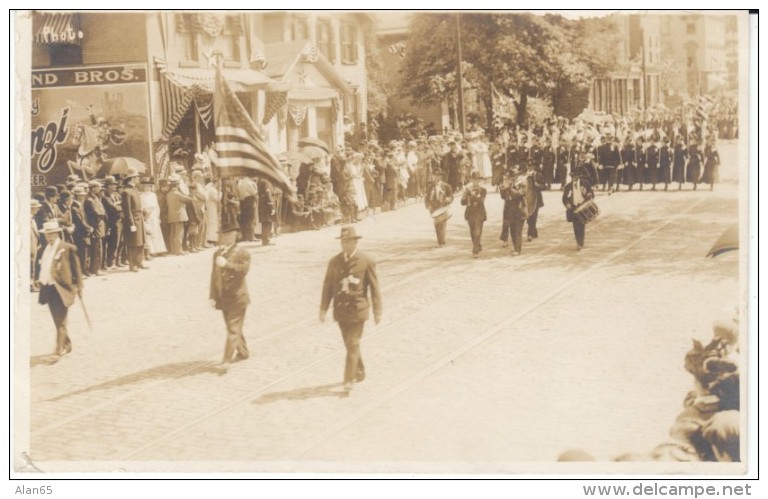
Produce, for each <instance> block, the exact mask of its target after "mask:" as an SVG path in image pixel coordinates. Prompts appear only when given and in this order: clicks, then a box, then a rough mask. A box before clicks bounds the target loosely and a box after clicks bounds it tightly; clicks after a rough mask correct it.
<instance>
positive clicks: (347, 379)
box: [319, 225, 381, 392]
mask: <svg viewBox="0 0 768 499" xmlns="http://www.w3.org/2000/svg"><path fill="white" fill-rule="evenodd" d="M339 239H340V240H341V249H342V251H341V253H339V254H338V255H336V256H335V257H333V258H332V259H331V261H330V262H328V269H327V271H326V273H325V280H324V282H323V293H322V297H321V299H320V314H319V319H320V322H325V316H326V314H327V313H328V308H329V306H330V304H331V301H333V318H334V320H336V322H338V323H339V328H340V329H341V335H342V337H343V338H344V346H345V347H346V349H347V359H346V364H345V368H344V390H345V391H347V392H348V391H350V390H351V389H352V385H353V383H359V382H361V381H363V380H364V379H365V366H364V365H363V359H362V356H361V354H360V339H361V338H362V336H363V326H364V325H365V321H366V320H368V317H369V308H370V306H371V304H372V305H373V318H374V322H375V323H376V324H378V323H379V321H380V320H381V296H380V294H379V281H378V277H377V276H376V264H375V263H374V261H373V260H371V259H370V258H369V257H368V256H366V255H365V254H363V253H362V252H361V251H358V250H357V243H358V240H359V239H360V236H358V235H357V233H356V232H355V228H354V227H352V226H350V225H345V226H343V227H342V228H341V235H340V236H339ZM369 294H370V303H369V298H368V296H369Z"/></svg>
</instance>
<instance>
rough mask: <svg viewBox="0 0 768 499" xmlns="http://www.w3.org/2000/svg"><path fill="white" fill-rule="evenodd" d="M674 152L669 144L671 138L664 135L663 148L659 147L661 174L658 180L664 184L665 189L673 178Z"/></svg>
mask: <svg viewBox="0 0 768 499" xmlns="http://www.w3.org/2000/svg"><path fill="white" fill-rule="evenodd" d="M672 154H673V151H672V147H670V145H669V138H667V137H664V139H663V140H662V146H661V149H659V170H658V172H659V175H658V177H657V178H656V180H658V181H659V182H661V183H662V184H664V190H665V191H666V190H667V189H669V182H670V180H671V170H672Z"/></svg>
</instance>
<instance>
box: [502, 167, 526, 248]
mask: <svg viewBox="0 0 768 499" xmlns="http://www.w3.org/2000/svg"><path fill="white" fill-rule="evenodd" d="M525 183H526V179H525V177H524V176H523V175H520V174H519V173H518V172H517V170H516V169H515V170H512V171H510V173H509V174H508V175H506V176H505V177H504V184H503V185H502V187H501V189H500V190H499V192H500V194H501V199H503V200H504V222H503V226H502V230H501V240H502V241H504V245H505V246H506V244H507V233H509V234H510V235H511V236H512V254H513V255H519V254H521V253H522V252H523V244H522V243H523V226H524V225H525V217H526V216H527V215H528V208H527V203H526V200H525Z"/></svg>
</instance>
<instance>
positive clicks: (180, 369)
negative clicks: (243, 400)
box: [47, 360, 227, 402]
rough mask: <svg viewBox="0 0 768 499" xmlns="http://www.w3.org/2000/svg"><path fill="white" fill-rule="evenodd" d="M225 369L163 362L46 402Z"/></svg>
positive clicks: (210, 364)
mask: <svg viewBox="0 0 768 499" xmlns="http://www.w3.org/2000/svg"><path fill="white" fill-rule="evenodd" d="M226 372H227V371H226V370H225V369H221V368H219V367H216V366H215V365H214V364H213V362H212V361H203V360H196V361H189V362H174V363H171V364H165V365H162V366H157V367H152V368H150V369H145V370H143V371H139V372H136V373H133V374H128V375H126V376H121V377H119V378H115V379H113V380H110V381H106V382H104V383H99V384H98V385H93V386H89V387H87V388H81V389H79V390H75V391H73V392H69V393H65V394H63V395H59V396H58V397H54V398H50V399H48V400H47V402H56V401H58V400H62V399H65V398H68V397H73V396H75V395H81V394H83V393H89V392H93V391H97V390H109V389H111V388H118V387H121V386H125V385H131V384H135V383H141V382H143V381H151V380H156V379H176V378H185V377H188V376H197V375H199V374H205V373H213V374H217V375H219V376H222V375H224V374H226Z"/></svg>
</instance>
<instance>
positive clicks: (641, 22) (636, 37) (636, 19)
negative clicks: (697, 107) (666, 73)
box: [589, 14, 664, 115]
mask: <svg viewBox="0 0 768 499" xmlns="http://www.w3.org/2000/svg"><path fill="white" fill-rule="evenodd" d="M612 21H613V22H614V24H615V26H616V29H617V31H618V33H619V35H620V36H619V43H618V45H617V47H615V50H616V51H617V52H616V58H617V65H616V68H615V69H614V70H613V71H611V72H610V73H609V74H608V75H607V76H606V77H603V78H595V79H594V80H593V82H592V88H591V89H590V95H589V102H590V108H591V109H592V110H594V111H598V112H604V113H607V114H619V115H623V114H627V113H633V112H639V111H642V110H643V109H647V108H650V107H654V106H657V105H658V104H660V103H663V102H664V99H663V95H662V92H661V70H660V67H661V35H660V31H659V30H660V23H659V19H658V18H657V17H656V16H646V15H630V16H627V15H620V14H615V15H613V16H612Z"/></svg>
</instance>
